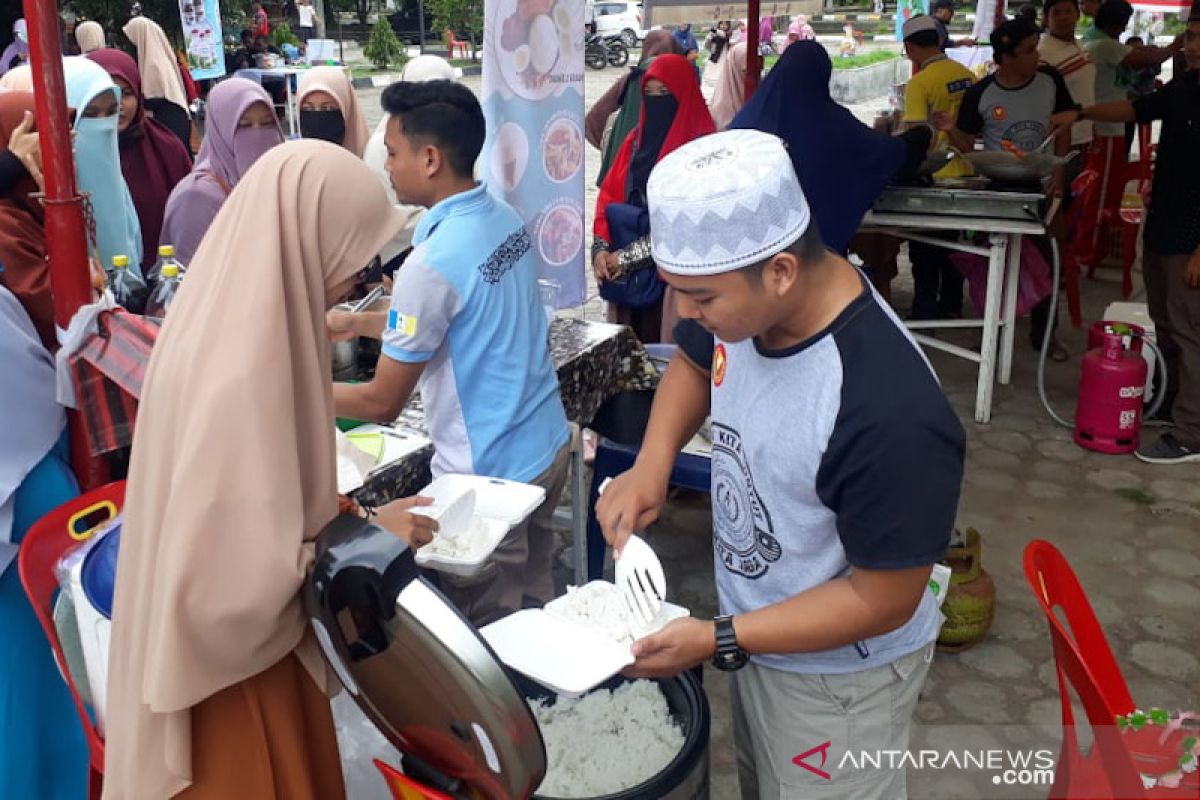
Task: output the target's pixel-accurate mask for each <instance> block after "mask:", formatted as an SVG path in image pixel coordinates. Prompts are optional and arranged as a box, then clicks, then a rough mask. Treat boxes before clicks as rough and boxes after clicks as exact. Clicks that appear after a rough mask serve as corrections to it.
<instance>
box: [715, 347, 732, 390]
mask: <svg viewBox="0 0 1200 800" xmlns="http://www.w3.org/2000/svg"><path fill="white" fill-rule="evenodd" d="M728 363H729V356H728V355H727V354H726V353H725V345H723V344H718V345H717V348H716V349H715V350H713V363H712V376H713V386H720V385H721V384H722V383H724V382H725V366H726V364H728Z"/></svg>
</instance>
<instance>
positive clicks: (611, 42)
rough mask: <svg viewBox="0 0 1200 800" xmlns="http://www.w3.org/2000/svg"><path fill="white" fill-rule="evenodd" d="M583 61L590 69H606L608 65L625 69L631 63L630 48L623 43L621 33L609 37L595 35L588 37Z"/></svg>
mask: <svg viewBox="0 0 1200 800" xmlns="http://www.w3.org/2000/svg"><path fill="white" fill-rule="evenodd" d="M583 61H584V63H585V64H587V66H588V68H589V69H604V67H605V66H606V65H608V64H611V65H612V66H614V67H623V66H625V65H626V64H628V63H629V48H628V47H626V46H625V43H624V42H622V41H621V34H619V33H614V34H610V35H608V36H601V35H600V34H598V33H594V34H592V35H591V36H589V37H588V40H587V46H586V48H585V49H584V51H583Z"/></svg>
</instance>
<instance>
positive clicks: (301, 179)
mask: <svg viewBox="0 0 1200 800" xmlns="http://www.w3.org/2000/svg"><path fill="white" fill-rule="evenodd" d="M403 224H404V219H403V218H402V217H401V216H400V215H399V214H397V212H396V211H395V209H394V208H393V207H392V205H391V204H390V203H388V202H387V199H386V197H385V195H384V192H383V187H381V186H380V185H379V181H377V180H376V179H375V178H374V176H373V175H372V174H371V171H370V170H369V169H368V168H367V167H366V165H364V164H363V163H362V161H360V160H359V159H357V158H355V157H353V156H351V155H350V154H349V153H347V152H346V151H345V150H342V149H340V148H337V147H333V146H331V145H328V144H326V143H323V142H303V141H301V142H292V143H289V144H284V145H280V146H278V147H275V148H273V149H272V150H271V151H269V152H268V153H267V154H266V155H264V156H263V157H262V158H260V159H259V160H258V162H256V163H255V165H254V166H253V167H252V168H251V169H250V171H249V172H247V173H246V175H245V176H244V177H243V178H242V180H241V181H240V182H239V183H238V185H237V186H236V187H235V188H234V190H233V192H232V194H230V196H229V199H228V200H226V201H225V204H224V205H223V206H222V207H221V210H220V212H219V213H218V214H217V217H216V219H215V220H214V222H213V224H212V227H211V228H210V229H209V231H208V233H207V235H206V236H205V237H204V240H203V241H202V242H201V244H200V248H199V250H197V252H196V255H195V257H194V258H193V259H192V262H191V264H190V265H189V268H188V273H187V277H186V279H185V280H184V282H183V285H182V287H181V288H180V290H179V294H178V295H177V296H176V298H175V302H174V304H173V305H172V306H171V311H170V314H169V315H168V317H167V319H166V324H165V325H164V326H163V328H162V331H161V333H160V334H159V337H158V341H157V342H156V344H155V347H154V354H153V356H152V357H151V359H150V365H149V367H148V369H147V374H146V381H145V387H144V389H143V391H142V397H141V404H140V406H139V411H138V427H137V433H136V435H135V437H134V443H133V457H132V462H131V464H130V472H129V490H128V493H127V495H126V500H125V512H124V513H125V525H124V530H123V532H122V536H121V554H120V560H119V562H118V569H117V576H118V577H117V586H116V598H115V608H114V613H113V637H112V651H111V655H110V662H109V664H110V666H109V683H108V709H107V719H106V726H107V734H106V736H107V738H106V753H105V775H104V798H105V799H106V800H164V798H168V797H175V796H176V795H180V796H181V797H185V798H188V800H200V799H201V798H204V799H205V800H207V799H208V798H213V800H218V799H219V800H230V798H243V797H244V798H253V800H273V799H274V798H278V799H279V800H337V799H338V798H341V797H343V796H344V793H343V787H342V775H341V768H340V763H339V759H338V751H337V740H336V737H335V735H334V729H333V722H332V718H331V714H330V709H329V702H328V700H327V698H326V696H325V694H324V693H323V690H326V689H328V688H329V687H328V682H327V674H326V671H325V668H324V664H323V661H322V660H321V656H320V653H319V650H318V649H317V647H316V646H315V643H314V641H313V639H312V636H311V634H310V633H309V629H308V627H307V624H306V619H305V616H304V613H303V609H302V607H301V601H300V597H299V594H298V592H299V591H300V589H301V586H302V583H303V581H304V579H305V575H306V573H307V571H308V569H309V567H310V565H311V563H312V559H313V548H314V545H313V539H314V537H316V535H317V533H318V532H320V530H321V529H322V528H323V527H324V526H325V525H326V524H327V523H328V522H329V521H330V520H331V519H332V518H333V517H334V516H335V514H336V513H337V493H336V492H337V489H336V486H337V482H336V467H335V460H334V427H333V399H332V389H331V385H332V384H331V382H330V361H329V343H328V339H327V334H326V328H325V312H326V310H327V309H328V308H330V307H331V306H332V305H334V304H335V303H336V302H337V301H338V300H339V299H340V298H341V297H342V296H343V295H344V294H345V293H346V292H347V291H348V290H349V289H351V288H352V287H353V285H354V279H355V275H356V273H357V272H358V271H359V270H360V269H361V268H362V267H363V265H365V264H367V263H368V262H369V261H370V260H371V259H372V257H374V255H375V254H376V253H377V252H378V251H379V248H380V246H381V245H382V244H383V243H384V242H386V241H389V240H390V239H391V238H392V237H393V236H395V235H396V233H397V232H398V231H399V230H400V228H401V226H402V225H403ZM415 502H416V501H414V500H412V499H410V500H407V501H399V502H398V503H394V504H391V506H388V507H385V508H386V509H389V510H390V509H393V508H396V507H398V508H407V507H408V506H411V505H413V504H414V503H415ZM380 511H381V519H384V520H385V521H384V522H383V524H385V525H386V526H387V527H389V528H391V529H392V530H396V531H397V533H398V535H400V536H402V537H403V538H406V539H409V536H407V535H406V532H407V531H409V530H410V529H411V527H412V526H417V525H419V523H417V522H413V521H412V520H414V519H419V518H417V517H415V515H411V514H407V513H406V512H397V513H395V514H391V515H390V516H389V514H388V513H385V510H384V509H381V510H380ZM397 519H401V520H404V521H403V522H402V523H399V524H398V523H397V522H396V520H397ZM406 525H407V526H409V527H407V528H406V527H405V526H406ZM410 541H411V540H410ZM181 793H182V794H181Z"/></svg>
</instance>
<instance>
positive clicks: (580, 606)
mask: <svg viewBox="0 0 1200 800" xmlns="http://www.w3.org/2000/svg"><path fill="white" fill-rule="evenodd" d="M546 611H548V612H550V613H551V614H554V615H555V616H558V617H562V618H563V619H566V620H570V621H571V622H577V623H579V624H581V625H584V626H586V627H588V628H590V629H592V630H595V631H598V632H600V633H602V634H604V635H605V636H606V637H608V638H609V639H612V640H613V641H615V642H620V643H623V644H632V643H633V641H634V640H636V639H640V638H642V637H643V636H646V635H648V634H650V633H654V632H655V631H658V630H661V629H662V628H663V627H664V626H665V625H666V624H667V623H668V622H670V621H671V620H673V619H675V618H676V617H679V616H687V609H685V608H681V607H679V606H672V605H671V604H670V603H663V604H662V607H661V608H659V611H658V614H657V615H656V616H655V617H654V619H653V620H651V621H650V623H649V624H643V623H642V622H640V621H639V620H635V619H634V618H633V616H632V615H631V614H630V613H629V608H628V606H627V605H626V601H625V598H624V596H623V595H622V593H621V590H620V589H618V588H617V587H616V585H615V584H612V583H609V582H608V581H599V580H596V581H590V582H589V583H585V584H584V585H583V586H568V587H567V593H566V594H564V595H562V596H561V597H558V598H555V599H554V600H552V601H551V602H549V603H547V604H546Z"/></svg>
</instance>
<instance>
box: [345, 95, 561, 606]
mask: <svg viewBox="0 0 1200 800" xmlns="http://www.w3.org/2000/svg"><path fill="white" fill-rule="evenodd" d="M382 101H383V107H384V109H385V110H386V111H387V112H388V113H389V114H390V115H391V117H390V119H389V121H388V126H387V135H386V138H385V140H384V141H385V143H386V145H387V150H388V162H387V166H388V171H389V173H390V174H391V179H392V185H393V187H394V188H395V190H396V196H397V198H399V200H400V202H402V203H411V204H414V205H422V206H426V207H428V208H429V211H428V212H426V213H425V215H424V216H423V217H422V218H421V222H420V224H419V225H418V226H417V230H416V232H415V234H414V235H413V245H414V249H413V251H412V253H411V255H409V257H408V259H407V261H406V262H405V264H404V266H403V268H402V269H400V270H398V271H397V272H396V277H395V286H394V288H393V291H392V305H391V308H390V310H389V311H388V314H387V319H386V323H385V326H384V329H383V331H382V339H383V354H382V356H381V357H380V359H379V363H378V365H377V367H376V371H375V377H374V379H372V380H371V381H370V382H369V383H361V384H341V383H340V384H335V385H334V401H335V404H336V406H337V413H338V416H342V417H348V418H352V419H364V420H376V421H388V420H393V419H395V418H396V417H397V416H398V415H399V413H400V411H401V409H403V407H404V404H405V403H407V402H408V399H409V397H410V396H411V394H412V392H413V390H414V389H416V388H418V386H419V388H420V390H421V397H422V399H423V400H424V406H425V413H426V415H427V418H428V423H429V432H430V435H431V437H432V439H433V443H434V448H435V450H436V454H435V456H434V460H433V473H434V476H435V477H436V476H437V475H441V474H445V473H469V474H477V475H490V476H492V477H498V478H507V479H510V480H515V481H522V482H526V483H533V484H537V485H539V486H542V487H544V488H545V489H546V491H547V494H546V501H545V502H544V503H543V504H542V506H541V507H539V508H538V509H537V510H536V511H535V512H534V514H533V516H532V517H531V518H530V520H529V522H528V523H527V524H526V525H523V526H520V527H519V528H516V529H514V530H513V531H512V532H511V533H510V534H509V536H508V537H507V538H506V539H505V540H504V542H502V543H501V545H500V547H499V548H497V550H496V553H495V555H494V556H493V558H492V562H493V564H492V565H491V566H489V567H488V569H487V570H485V572H484V573H483V574H482V575H481V576H480V577H479V578H478V579H473V580H469V581H464V580H461V579H451V578H450V576H443V577H444V578H445V579H444V580H443V581H442V583H443V587H444V588H445V589H446V592H447V594H448V595H449V596H450V598H451V599H452V600H453V601H454V602H455V604H456V605H458V606H459V608H460V609H461V610H462V611H463V612H464V613H465V614H466V615H467V616H468V617H469V618H470V619H471V621H472V622H475V623H476V624H486V623H488V622H491V621H494V620H496V619H499V618H500V617H503V616H505V615H507V614H509V613H512V612H513V611H516V610H518V609H520V608H521V607H522V605H523V604H525V603H528V602H530V601H533V602H535V603H538V604H541V603H545V602H547V601H549V600H550V599H552V598H553V596H554V584H553V579H552V577H551V572H550V570H551V563H552V559H553V533H552V529H551V517H552V516H553V512H554V507H555V505H556V504H557V502H558V497H559V495H560V494H561V493H562V488H563V485H564V483H565V481H566V474H567V464H568V451H569V448H568V444H567V440H568V431H567V420H566V415H565V413H564V412H563V407H562V402H561V400H560V399H559V395H558V379H557V377H556V375H555V372H554V365H553V363H552V362H551V359H550V351H549V345H548V339H547V327H546V316H545V313H544V312H543V311H542V306H541V300H540V298H539V295H538V288H537V276H536V274H535V272H534V265H533V260H532V258H531V254H530V248H531V242H530V237H529V234H528V232H527V231H526V230H525V227H524V224H523V223H522V221H521V218H520V217H519V216H517V214H516V212H515V211H513V210H512V209H511V208H509V207H508V206H507V205H505V204H504V203H502V202H500V201H499V200H497V199H495V198H494V197H492V196H491V195H490V194H488V192H487V189H486V188H485V187H484V186H483V185H481V184H479V183H476V181H475V180H474V178H473V176H472V168H473V165H474V163H475V159H476V158H477V157H478V155H479V151H480V149H481V148H482V147H483V140H484V132H485V123H484V118H483V112H482V110H481V109H480V107H479V102H478V101H477V100H476V99H475V96H474V95H473V94H472V93H471V92H470V90H468V89H466V88H465V87H463V86H460V85H458V84H456V83H454V82H452V81H430V82H426V83H403V82H402V83H396V84H393V85H392V86H390V87H388V89H387V90H385V91H384V93H383V98H382ZM338 320H339V318H337V317H334V318H331V320H330V328H331V333H332V334H333V335H334V336H335V337H336V336H338V335H339V333H342V332H343V331H342V330H340V329H339V328H340V325H341V323H340V322H339V321H338ZM351 330H354V331H355V332H362V331H361V330H359V329H356V328H353V327H347V328H345V331H347V332H348V331H351ZM375 333H376V335H378V331H376V332H375ZM447 584H449V585H447Z"/></svg>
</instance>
